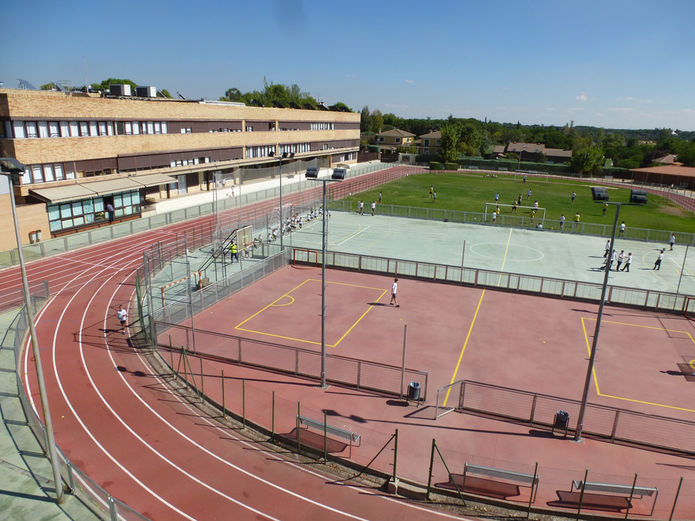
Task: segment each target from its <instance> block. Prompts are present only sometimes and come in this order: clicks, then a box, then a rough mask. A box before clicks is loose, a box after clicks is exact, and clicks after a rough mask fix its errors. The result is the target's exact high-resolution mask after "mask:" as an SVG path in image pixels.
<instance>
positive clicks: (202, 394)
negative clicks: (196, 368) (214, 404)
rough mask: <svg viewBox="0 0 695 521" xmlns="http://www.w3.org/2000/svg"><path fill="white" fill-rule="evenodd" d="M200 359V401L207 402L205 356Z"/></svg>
mask: <svg viewBox="0 0 695 521" xmlns="http://www.w3.org/2000/svg"><path fill="white" fill-rule="evenodd" d="M198 360H200V403H203V402H205V378H204V377H203V357H202V356H201V357H200V358H198Z"/></svg>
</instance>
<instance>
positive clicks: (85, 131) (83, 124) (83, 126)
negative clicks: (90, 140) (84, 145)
mask: <svg viewBox="0 0 695 521" xmlns="http://www.w3.org/2000/svg"><path fill="white" fill-rule="evenodd" d="M88 135H89V122H88V121H80V136H88Z"/></svg>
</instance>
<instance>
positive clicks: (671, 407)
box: [601, 394, 695, 412]
mask: <svg viewBox="0 0 695 521" xmlns="http://www.w3.org/2000/svg"><path fill="white" fill-rule="evenodd" d="M601 396H603V397H604V398H614V399H615V400H623V401H626V402H635V403H641V404H644V405H655V406H657V407H666V408H667V409H675V410H677V411H687V412H695V409H686V408H685V407H676V406H675V405H666V404H665V403H656V402H645V401H643V400H635V399H634V398H625V397H623V396H613V395H611V394H602V395H601Z"/></svg>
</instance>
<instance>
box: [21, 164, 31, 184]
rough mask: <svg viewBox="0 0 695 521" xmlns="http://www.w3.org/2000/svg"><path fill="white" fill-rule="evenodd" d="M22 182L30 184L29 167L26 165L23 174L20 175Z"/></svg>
mask: <svg viewBox="0 0 695 521" xmlns="http://www.w3.org/2000/svg"><path fill="white" fill-rule="evenodd" d="M22 184H23V185H28V184H31V168H30V167H28V166H25V167H24V175H22Z"/></svg>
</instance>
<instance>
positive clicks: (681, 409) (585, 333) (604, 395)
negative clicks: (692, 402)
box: [580, 317, 695, 412]
mask: <svg viewBox="0 0 695 521" xmlns="http://www.w3.org/2000/svg"><path fill="white" fill-rule="evenodd" d="M580 320H581V322H582V329H583V330H584V340H585V342H586V347H587V350H588V351H589V356H591V345H590V344H589V337H588V335H587V332H586V327H585V324H584V320H585V319H584V317H581V319H580ZM586 320H587V321H588V320H594V321H595V320H596V319H595V318H586ZM606 323H610V324H623V325H626V326H636V327H645V328H650V329H660V330H662V331H672V332H675V331H677V332H679V333H686V334H688V333H687V331H679V330H677V329H666V328H660V327H654V326H641V325H639V324H630V323H627V322H611V321H609V320H607V321H606ZM688 336H689V337H690V340H691V341H693V342H694V343H695V340H693V337H692V336H690V334H688ZM592 373H593V377H594V384H595V385H596V394H597V395H598V396H603V397H604V398H613V399H615V400H623V401H626V402H634V403H641V404H643V405H654V406H657V407H664V408H666V409H674V410H677V411H686V412H695V409H687V408H685V407H678V406H676V405H667V404H665V403H657V402H648V401H645V400H638V399H636V398H626V397H624V396H614V395H612V394H604V393H602V392H601V391H600V389H599V386H598V377H597V375H596V366H594V367H593V368H592Z"/></svg>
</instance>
